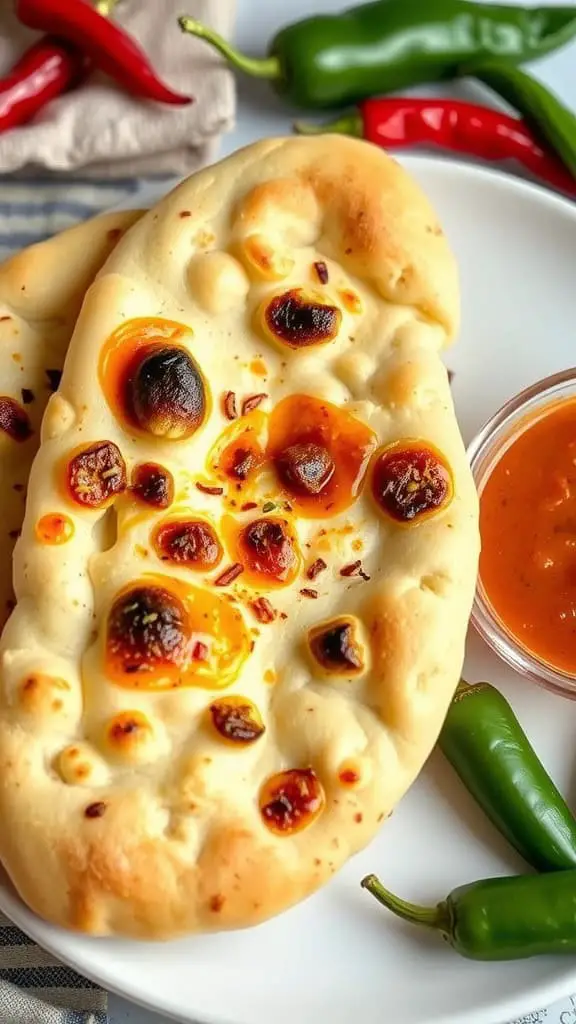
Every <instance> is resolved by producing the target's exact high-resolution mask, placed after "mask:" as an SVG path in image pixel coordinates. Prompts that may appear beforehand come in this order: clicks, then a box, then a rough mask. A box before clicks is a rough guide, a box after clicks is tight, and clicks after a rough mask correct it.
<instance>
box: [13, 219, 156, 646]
mask: <svg viewBox="0 0 576 1024" xmlns="http://www.w3.org/2000/svg"><path fill="white" fill-rule="evenodd" d="M138 216H139V214H138V213H134V212H132V211H126V212H120V213H111V214H105V215H103V216H100V217H95V218H93V219H92V220H90V221H87V222H86V223H84V224H80V225H78V226H77V227H74V228H70V229H69V230H67V231H63V232H62V233H61V234H60V235H57V236H56V237H55V238H51V239H49V240H48V241H46V242H39V243H38V244H36V245H33V246H30V247H29V248H28V249H24V250H22V252H20V253H18V254H17V255H16V256H12V257H11V258H10V259H8V260H5V261H4V262H3V263H2V264H0V380H1V382H2V383H1V384H0V474H1V480H2V487H1V488H0V524H1V525H0V568H1V571H0V627H2V626H3V625H4V623H5V622H6V619H7V618H8V615H9V613H10V611H11V610H12V607H13V605H14V595H13V589H12V551H13V548H14V543H15V541H16V539H17V537H18V535H19V533H20V528H21V526H22V519H23V517H24V503H25V500H26V490H27V487H28V475H29V472H30V466H31V465H32V460H33V458H34V455H35V454H36V451H37V449H38V446H39V444H40V425H41V422H42V416H43V414H44V410H45V408H46V405H47V402H48V399H49V398H50V395H51V394H52V393H53V392H54V391H56V390H57V388H58V384H59V381H60V376H61V373H62V367H63V365H64V356H65V354H66V349H67V347H68V343H69V341H70V338H71V337H72V332H73V330H74V326H75V323H76V318H77V316H78V313H79V312H80V306H81V305H82V300H83V298H84V294H85V292H86V289H87V288H88V286H89V285H90V284H91V283H92V281H93V279H94V277H95V276H96V273H97V272H98V270H100V267H101V266H102V264H103V262H104V260H105V259H106V257H107V256H108V255H109V254H110V252H111V251H112V249H113V248H114V246H115V245H116V243H117V242H118V239H119V238H120V237H121V236H122V235H123V234H124V232H125V231H126V230H127V229H128V228H129V227H130V226H131V225H132V224H133V223H134V222H135V221H136V220H137V219H138Z"/></svg>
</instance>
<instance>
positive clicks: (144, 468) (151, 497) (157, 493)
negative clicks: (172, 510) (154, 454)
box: [131, 462, 174, 509]
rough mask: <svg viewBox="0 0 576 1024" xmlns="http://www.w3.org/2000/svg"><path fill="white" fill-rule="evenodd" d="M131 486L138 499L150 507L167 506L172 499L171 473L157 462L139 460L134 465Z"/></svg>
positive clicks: (172, 480)
mask: <svg viewBox="0 0 576 1024" xmlns="http://www.w3.org/2000/svg"><path fill="white" fill-rule="evenodd" d="M131 488H132V492H133V494H134V495H135V496H136V498H138V500H139V501H141V502H143V503H144V505H151V506H152V508H161V509H163V508H169V507H170V505H171V504H172V502H173V500H174V478H173V476H172V473H171V472H170V471H169V470H168V469H166V468H165V467H164V466H160V465H159V464H158V463H157V462H141V463H140V465H138V466H135V467H134V470H133V473H132V483H131Z"/></svg>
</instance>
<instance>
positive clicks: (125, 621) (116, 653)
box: [106, 585, 189, 675]
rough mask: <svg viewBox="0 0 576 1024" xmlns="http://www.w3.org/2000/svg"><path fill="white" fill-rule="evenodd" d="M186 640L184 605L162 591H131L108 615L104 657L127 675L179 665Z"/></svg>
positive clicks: (139, 588)
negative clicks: (158, 667)
mask: <svg viewBox="0 0 576 1024" xmlns="http://www.w3.org/2000/svg"><path fill="white" fill-rule="evenodd" d="M188 640H189V631H188V622H187V616H186V610H185V608H184V605H183V603H182V601H180V599H179V598H178V597H177V595H176V594H173V593H171V592H170V591H169V590H167V589H166V588H165V587H160V586H156V585H152V586H137V587H131V588H129V589H128V590H127V591H125V592H124V593H123V594H120V595H119V596H118V597H117V598H116V600H115V601H114V603H113V604H112V607H111V609H110V612H109V613H108V624H107V635H106V653H107V657H108V660H109V661H110V662H111V663H112V665H114V667H115V668H116V670H119V671H121V672H122V673H125V674H126V675H131V674H132V673H136V672H147V671H150V670H151V669H153V668H156V667H157V666H158V665H163V664H168V665H178V664H180V663H181V662H182V661H183V659H184V657H185V654H186V648H187V644H188Z"/></svg>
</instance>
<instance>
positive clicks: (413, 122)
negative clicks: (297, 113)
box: [296, 97, 576, 195]
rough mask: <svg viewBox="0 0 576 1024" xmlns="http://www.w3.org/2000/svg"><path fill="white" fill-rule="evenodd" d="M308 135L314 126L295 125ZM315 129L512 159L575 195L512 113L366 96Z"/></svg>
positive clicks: (558, 166) (385, 143)
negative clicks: (352, 109) (354, 109)
mask: <svg viewBox="0 0 576 1024" xmlns="http://www.w3.org/2000/svg"><path fill="white" fill-rule="evenodd" d="M296 130H297V131H299V132H302V133H304V134H313V133H315V132H316V131H317V130H318V129H317V128H316V127H315V126H310V125H301V124H298V125H296ZM320 131H330V132H339V133H343V134H345V135H358V136H360V137H363V138H365V139H366V140H367V141H368V142H372V143H374V144H375V145H377V146H382V147H385V148H386V149H396V148H405V147H409V146H419V145H427V146H440V147H442V148H443V149H447V150H450V151H451V152H454V153H463V154H466V155H467V156H474V157H479V158H480V159H483V160H490V161H493V160H517V161H518V163H520V164H522V166H523V167H525V168H526V169H527V170H529V171H530V172H531V173H532V174H534V175H535V176H536V177H539V178H541V179H542V180H543V181H545V182H547V183H548V184H550V185H552V186H554V188H557V189H560V190H561V191H562V192H567V193H568V194H569V195H576V181H575V179H574V178H573V177H572V175H571V174H570V172H569V171H568V170H567V169H566V168H565V167H564V165H563V164H562V163H561V162H560V161H559V160H557V159H556V157H555V156H553V155H552V154H550V153H549V152H547V151H546V150H544V149H543V148H542V146H541V145H540V142H539V140H538V139H537V138H536V136H535V135H533V133H532V132H531V131H530V129H529V128H528V127H527V126H526V125H525V123H524V122H523V121H522V120H520V119H519V118H517V117H511V116H510V115H509V114H505V113H503V112H502V111H500V110H495V109H493V108H490V107H483V106H480V105H479V104H476V103H465V102H464V101H462V100H452V99H431V98H430V97H425V98H421V99H419V98H411V97H390V98H381V99H374V100H366V101H365V102H364V103H362V104H360V106H359V107H358V112H357V113H353V114H350V115H348V116H346V117H343V118H342V119H341V120H339V121H336V122H334V123H333V124H331V125H325V126H323V127H322V128H321V129H320Z"/></svg>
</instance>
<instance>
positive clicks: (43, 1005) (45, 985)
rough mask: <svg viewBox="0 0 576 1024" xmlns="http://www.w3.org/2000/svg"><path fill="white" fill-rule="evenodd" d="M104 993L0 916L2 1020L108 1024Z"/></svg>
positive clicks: (22, 1023)
mask: <svg viewBox="0 0 576 1024" xmlns="http://www.w3.org/2000/svg"><path fill="white" fill-rule="evenodd" d="M107 1003H108V997H107V995H106V993H105V992H103V991H102V989H100V988H98V987H97V986H96V985H94V984H93V983H92V982H91V981H87V980H86V979H85V978H81V977H80V975H79V974H76V973H75V972H74V971H73V970H71V968H70V967H64V965H63V964H61V963H59V961H58V960H55V959H54V957H53V956H51V955H50V953H46V952H45V950H43V949H40V947H39V946H37V945H36V944H35V943H34V942H33V941H32V939H29V938H28V936H27V935H24V934H23V932H21V931H20V929H19V928H16V927H15V926H14V925H13V924H11V923H10V921H9V920H8V918H7V917H4V915H3V914H0V1022H1V1024H108V1014H107Z"/></svg>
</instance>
